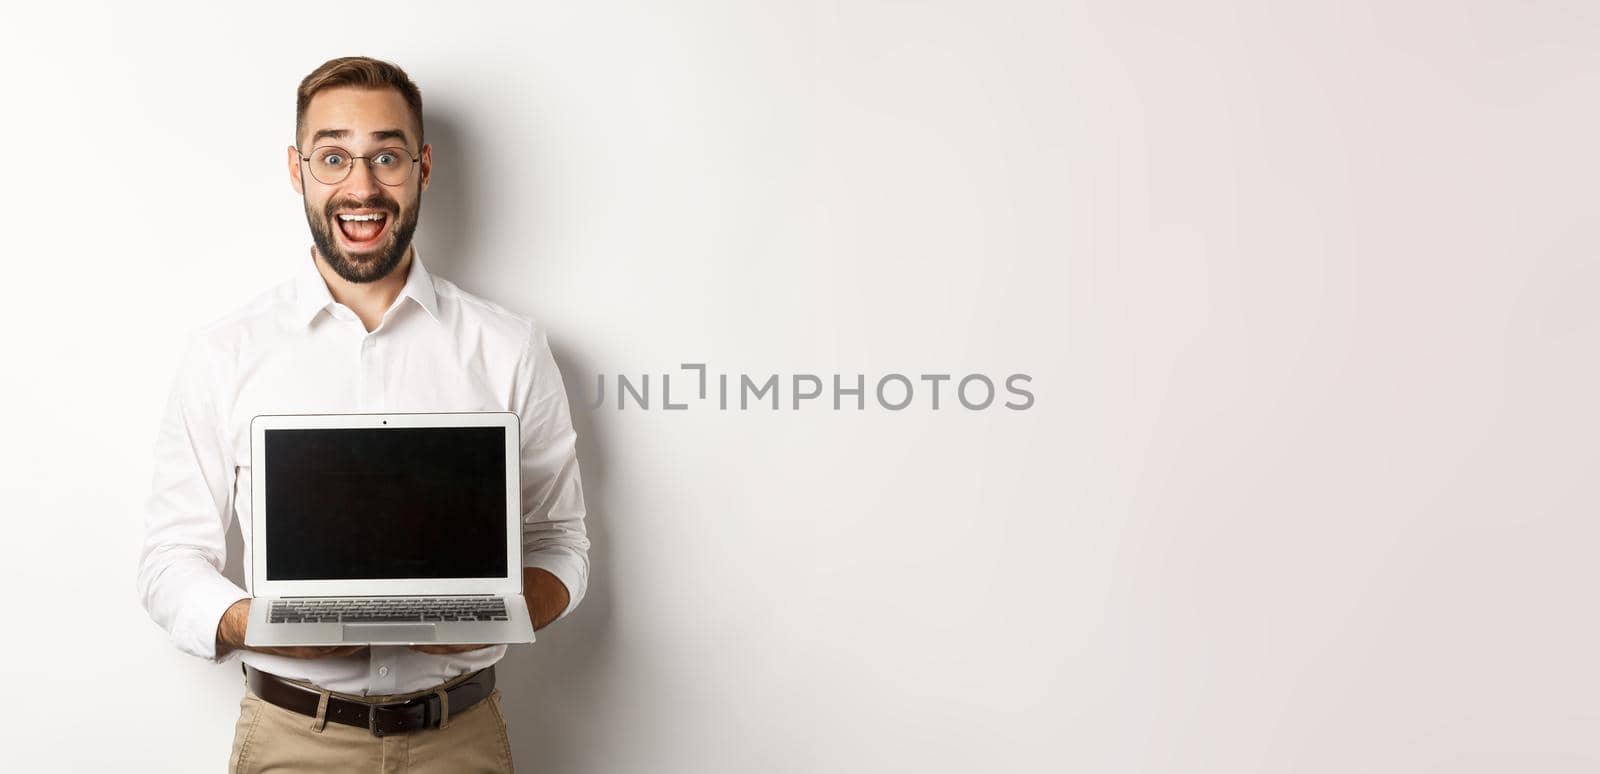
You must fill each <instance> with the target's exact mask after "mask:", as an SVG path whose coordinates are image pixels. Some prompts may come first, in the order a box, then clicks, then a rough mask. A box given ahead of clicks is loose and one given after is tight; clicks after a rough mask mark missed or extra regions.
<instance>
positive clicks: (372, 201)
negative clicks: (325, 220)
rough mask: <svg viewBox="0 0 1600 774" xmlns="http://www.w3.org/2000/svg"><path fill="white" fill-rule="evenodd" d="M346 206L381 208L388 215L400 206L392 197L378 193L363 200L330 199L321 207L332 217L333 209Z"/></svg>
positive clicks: (396, 210) (394, 212)
mask: <svg viewBox="0 0 1600 774" xmlns="http://www.w3.org/2000/svg"><path fill="white" fill-rule="evenodd" d="M346 207H348V208H350V209H353V210H383V211H384V212H387V213H389V214H390V215H394V214H396V213H397V212H399V211H400V206H399V205H397V204H395V203H394V200H393V199H390V198H389V197H387V196H384V195H382V194H378V195H376V196H370V197H367V198H366V199H365V200H363V201H355V200H353V199H346V200H344V201H339V202H332V201H330V202H328V204H327V205H326V206H325V207H323V210H324V212H323V214H324V215H327V216H328V217H330V218H331V217H333V213H334V211H335V210H340V209H344V208H346Z"/></svg>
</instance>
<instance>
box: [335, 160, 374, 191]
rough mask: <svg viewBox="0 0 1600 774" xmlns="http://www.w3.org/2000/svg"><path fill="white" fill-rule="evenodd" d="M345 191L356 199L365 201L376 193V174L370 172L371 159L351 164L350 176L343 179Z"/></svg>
mask: <svg viewBox="0 0 1600 774" xmlns="http://www.w3.org/2000/svg"><path fill="white" fill-rule="evenodd" d="M344 185H345V188H346V190H348V191H349V192H350V193H353V194H355V196H356V198H358V199H366V198H367V197H368V196H370V195H372V194H373V193H376V192H377V191H378V190H379V188H380V186H379V185H378V176H377V173H375V172H373V171H372V160H371V159H356V160H354V161H352V162H351V169H350V174H349V176H348V177H346V178H345V179H344Z"/></svg>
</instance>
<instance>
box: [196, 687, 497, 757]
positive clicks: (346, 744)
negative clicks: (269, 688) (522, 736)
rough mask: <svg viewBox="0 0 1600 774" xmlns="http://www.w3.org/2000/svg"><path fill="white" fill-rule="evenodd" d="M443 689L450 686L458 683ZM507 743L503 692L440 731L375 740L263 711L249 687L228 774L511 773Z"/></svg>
mask: <svg viewBox="0 0 1600 774" xmlns="http://www.w3.org/2000/svg"><path fill="white" fill-rule="evenodd" d="M466 678H467V675H462V676H461V677H460V678H457V680H452V681H451V682H450V683H446V684H445V685H446V686H449V685H451V684H453V683H455V682H457V681H459V680H464V679H466ZM432 692H433V691H432V690H428V691H420V692H418V693H407V694H395V695H392V696H366V697H362V696H352V695H350V694H344V693H334V694H332V695H333V696H337V697H339V698H342V699H347V700H350V701H363V702H373V703H376V702H390V701H404V700H407V699H411V698H414V697H417V696H425V695H427V694H429V693H432ZM511 770H512V769H511V740H510V738H509V737H507V736H506V721H505V717H504V716H503V715H501V714H500V689H498V688H496V689H495V690H494V691H493V692H491V693H490V694H489V696H488V698H485V699H484V700H483V701H480V702H478V703H477V704H474V705H472V706H471V707H468V708H467V709H465V710H463V711H462V712H461V713H460V714H457V713H453V712H452V713H450V715H449V717H448V718H446V719H445V722H444V724H442V726H441V727H440V728H425V729H422V730H419V731H408V732H406V733H401V734H391V735H388V736H382V737H378V736H373V735H372V733H371V732H370V731H368V730H367V729H365V728H356V727H355V726H347V725H344V724H343V723H330V722H327V720H325V719H320V720H319V719H318V718H312V717H310V716H307V715H302V714H300V713H298V712H294V711H292V710H286V709H284V708H282V707H279V706H277V705H276V704H268V703H267V702H265V701H262V700H261V698H260V697H258V696H256V695H255V693H254V692H252V691H251V690H250V688H249V687H248V686H246V687H245V695H244V698H243V699H240V700H239V721H238V723H236V724H235V725H234V728H233V752H232V753H231V754H229V756H228V771H229V772H233V774H245V773H246V772H275V773H278V772H281V773H282V774H290V773H292V772H370V773H371V774H402V773H409V774H433V773H434V772H449V773H450V774H458V773H459V774H468V773H469V772H485V773H488V772H495V773H496V774H498V773H500V772H510V771H511Z"/></svg>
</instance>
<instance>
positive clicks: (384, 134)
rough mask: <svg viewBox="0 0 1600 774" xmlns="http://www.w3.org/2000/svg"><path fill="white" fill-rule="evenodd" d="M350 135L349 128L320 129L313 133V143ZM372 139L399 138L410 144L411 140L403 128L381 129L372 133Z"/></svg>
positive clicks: (340, 138)
mask: <svg viewBox="0 0 1600 774" xmlns="http://www.w3.org/2000/svg"><path fill="white" fill-rule="evenodd" d="M349 136H350V130H349V129H318V130H317V133H316V134H313V135H311V144H312V145H316V144H317V143H318V142H321V141H322V140H323V139H324V138H327V139H334V140H342V139H345V138H346V137H349ZM372 139H374V140H399V141H401V142H404V143H407V144H410V140H409V139H408V138H407V137H406V133H405V130H403V129H379V130H378V131H375V132H373V133H372Z"/></svg>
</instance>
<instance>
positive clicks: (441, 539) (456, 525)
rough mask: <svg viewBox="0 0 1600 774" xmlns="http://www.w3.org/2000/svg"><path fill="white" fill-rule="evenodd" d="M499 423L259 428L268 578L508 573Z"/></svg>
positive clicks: (487, 575)
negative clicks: (309, 428)
mask: <svg viewBox="0 0 1600 774" xmlns="http://www.w3.org/2000/svg"><path fill="white" fill-rule="evenodd" d="M505 432H506V430H505V428H503V427H411V428H360V429H354V428H344V429H315V430H304V429H298V430H264V431H263V433H264V434H265V438H264V441H265V448H264V456H265V457H266V459H265V460H264V465H265V470H258V471H256V475H257V478H256V481H257V482H258V483H257V485H262V484H261V482H263V481H264V482H265V484H264V485H265V486H266V509H267V519H266V522H267V535H266V537H267V580H273V581H293V580H366V579H388V578H503V577H505V575H506V465H505V455H506V438H505Z"/></svg>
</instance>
